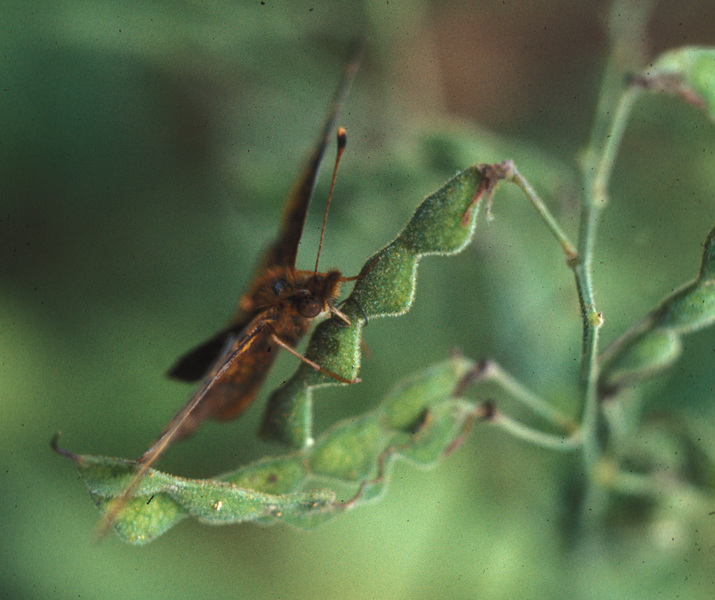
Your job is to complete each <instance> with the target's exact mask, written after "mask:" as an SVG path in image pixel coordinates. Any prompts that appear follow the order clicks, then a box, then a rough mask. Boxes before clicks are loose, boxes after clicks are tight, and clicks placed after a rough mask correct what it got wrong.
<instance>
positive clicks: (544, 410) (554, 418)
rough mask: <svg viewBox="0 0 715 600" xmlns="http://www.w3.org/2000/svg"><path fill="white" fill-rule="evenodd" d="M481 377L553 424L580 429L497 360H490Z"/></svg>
mask: <svg viewBox="0 0 715 600" xmlns="http://www.w3.org/2000/svg"><path fill="white" fill-rule="evenodd" d="M480 379H481V380H482V381H491V382H493V383H495V384H497V385H498V386H499V387H501V388H502V389H503V390H505V391H506V392H507V393H508V394H509V395H510V396H511V397H512V398H513V399H514V400H516V401H518V402H520V403H521V404H522V405H523V406H525V407H526V408H528V409H530V410H531V411H532V412H534V413H536V414H538V415H539V416H541V417H543V418H544V419H545V420H547V421H548V422H549V423H551V424H552V425H555V426H557V427H559V428H560V429H562V430H564V431H566V432H568V433H571V432H574V431H575V430H576V429H578V426H577V424H576V423H574V422H573V420H572V419H570V418H569V417H567V416H566V415H564V414H563V413H562V412H561V411H559V410H557V409H556V408H554V407H553V406H552V405H551V404H549V403H548V402H546V401H545V400H544V399H543V398H541V397H540V396H537V395H536V394H534V393H533V392H532V391H530V390H529V389H527V388H526V387H524V385H522V384H521V383H520V382H519V381H517V380H516V379H515V378H514V377H513V376H512V375H511V374H509V373H508V372H507V371H505V370H504V369H502V368H501V366H500V365H499V364H498V363H497V362H495V361H492V360H490V361H488V362H487V363H486V366H485V368H484V371H483V374H482V375H481V377H480Z"/></svg>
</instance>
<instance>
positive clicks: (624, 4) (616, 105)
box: [573, 0, 653, 515]
mask: <svg viewBox="0 0 715 600" xmlns="http://www.w3.org/2000/svg"><path fill="white" fill-rule="evenodd" d="M652 4H653V3H652V2H648V1H641V2H633V1H631V0H624V1H621V2H614V4H613V6H612V7H611V15H610V19H609V31H610V32H611V54H610V56H609V59H608V64H607V66H606V70H605V73H604V77H603V82H602V84H601V91H600V95H599V101H598V107H597V111H596V117H595V119H594V123H593V129H592V130H591V138H590V140H589V145H588V147H587V149H586V151H585V154H584V159H583V161H582V165H581V167H582V176H583V182H584V196H583V200H582V210H581V220H580V224H579V242H578V254H579V259H578V260H577V261H576V262H575V263H574V264H573V269H574V276H575V278H576V288H577V290H578V296H579V303H580V306H581V318H582V322H583V345H582V352H581V377H580V383H581V391H582V401H583V412H582V421H581V422H582V431H583V448H584V460H585V463H586V470H587V473H588V474H589V477H588V481H589V483H588V484H587V488H586V494H585V502H584V511H589V514H591V515H595V514H599V515H600V514H601V512H602V510H603V508H604V507H605V504H606V501H607V500H606V496H605V491H604V490H603V489H602V488H600V489H599V487H598V486H597V485H596V484H595V482H594V480H593V476H594V475H595V473H594V470H595V469H596V467H597V465H598V464H599V461H601V460H602V455H603V450H604V446H605V445H606V444H607V441H603V440H602V439H601V433H602V431H603V428H602V427H601V424H602V421H603V418H604V417H603V414H602V412H601V406H600V403H599V397H598V378H599V363H598V360H597V356H598V334H599V330H600V327H601V325H602V324H603V317H602V315H601V314H600V313H599V312H598V310H597V308H596V302H595V299H594V292H593V274H592V264H593V256H594V247H595V241H596V232H597V230H598V224H599V221H600V217H601V213H602V212H603V209H604V208H605V207H606V205H607V204H608V200H609V198H608V186H609V183H610V179H611V175H612V173H613V166H614V164H615V160H616V156H617V154H618V149H619V147H620V144H621V141H622V139H623V133H624V131H625V129H626V124H627V122H628V117H629V115H630V111H631V108H632V107H633V102H634V101H635V100H636V98H637V97H638V96H639V93H638V91H637V90H635V89H625V90H623V81H624V79H625V75H626V73H627V72H628V71H629V70H630V69H631V68H632V65H633V63H634V62H638V61H639V60H640V58H641V57H640V51H641V50H642V47H643V44H642V40H643V37H644V31H645V27H646V24H647V19H648V16H649V14H650V10H651V8H652ZM584 514H586V513H584Z"/></svg>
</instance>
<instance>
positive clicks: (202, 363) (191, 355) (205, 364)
mask: <svg viewBox="0 0 715 600" xmlns="http://www.w3.org/2000/svg"><path fill="white" fill-rule="evenodd" d="M246 325H247V324H246ZM244 328H245V325H244V324H238V325H235V326H232V327H229V328H227V329H224V330H223V331H219V332H218V333H217V334H216V335H214V336H213V337H212V338H209V339H208V340H206V341H205V342H204V343H203V344H200V345H199V346H196V347H195V348H192V349H191V350H189V351H188V352H187V353H186V354H184V355H183V356H181V357H180V358H179V360H177V361H176V363H175V364H174V366H173V367H171V369H170V370H169V372H168V373H167V375H168V376H169V377H171V378H172V379H178V380H179V381H198V380H199V379H201V378H202V377H205V376H206V373H208V371H209V369H210V368H211V366H212V365H213V364H214V363H215V362H216V361H217V360H218V357H219V356H221V352H222V351H223V349H224V348H225V347H226V346H227V345H228V341H229V339H230V338H232V337H236V336H238V335H239V334H240V332H241V331H242V330H243V329H244Z"/></svg>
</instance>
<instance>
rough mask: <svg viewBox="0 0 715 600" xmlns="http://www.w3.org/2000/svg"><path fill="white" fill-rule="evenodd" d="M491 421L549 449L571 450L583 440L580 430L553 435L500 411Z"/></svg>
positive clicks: (513, 433)
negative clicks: (564, 434)
mask: <svg viewBox="0 0 715 600" xmlns="http://www.w3.org/2000/svg"><path fill="white" fill-rule="evenodd" d="M489 423H490V424H491V425H494V426H495V427H499V428H500V429H503V430H504V431H506V432H507V433H509V434H511V435H513V436H514V437H517V438H519V439H521V440H524V441H526V442H529V443H531V444H535V445H536V446H541V447H542V448H547V449H549V450H559V451H562V452H571V451H573V450H576V449H577V448H579V447H580V446H581V444H582V442H583V440H582V439H581V435H580V433H579V432H578V431H577V432H575V433H573V434H571V435H569V436H567V437H564V436H560V435H552V434H550V433H544V432H543V431H538V430H537V429H533V428H532V427H528V426H526V425H524V424H523V423H520V422H519V421H516V420H515V419H512V418H511V417H507V416H506V415H505V414H503V413H500V412H497V413H496V414H494V415H492V416H491V417H490V419H489Z"/></svg>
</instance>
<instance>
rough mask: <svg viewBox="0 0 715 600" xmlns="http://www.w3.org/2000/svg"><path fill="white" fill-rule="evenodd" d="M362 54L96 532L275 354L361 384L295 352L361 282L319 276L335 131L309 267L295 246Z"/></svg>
mask: <svg viewBox="0 0 715 600" xmlns="http://www.w3.org/2000/svg"><path fill="white" fill-rule="evenodd" d="M360 54H361V51H360V49H358V50H356V51H354V52H353V53H352V56H351V59H350V60H349V62H348V64H347V65H346V68H345V72H344V74H343V78H342V81H341V82H340V85H339V86H338V88H337V91H336V94H335V96H334V98H333V101H332V103H331V106H330V109H329V111H328V114H327V117H326V119H325V122H324V124H323V127H322V129H321V131H320V135H319V137H318V141H317V143H316V144H315V146H314V148H313V150H312V152H311V154H310V156H309V159H308V161H307V163H306V164H305V166H304V168H303V171H302V172H301V174H300V176H299V177H298V179H297V181H296V182H295V184H294V186H293V188H292V190H291V192H290V193H289V194H288V197H287V199H286V202H285V205H284V209H283V215H282V219H281V225H280V229H279V232H278V236H277V237H276V238H275V240H274V241H273V242H272V243H271V244H270V245H269V246H268V247H267V248H266V250H265V251H264V253H263V255H262V258H261V260H260V261H259V264H258V267H257V268H256V270H255V273H254V276H253V278H252V280H251V283H250V284H249V286H248V290H247V291H246V293H245V294H243V295H242V296H241V298H240V299H239V302H238V310H237V311H236V314H235V316H234V318H233V319H232V320H231V322H230V323H229V325H228V326H227V327H225V328H224V329H222V330H221V331H219V332H218V333H217V334H215V335H214V336H212V337H211V338H209V339H208V340H206V341H205V342H203V343H202V344H200V345H198V346H196V347H195V348H193V349H192V350H189V351H188V352H187V353H186V354H184V355H183V356H181V357H180V358H179V360H178V361H177V362H176V363H175V364H174V366H173V367H172V368H171V369H170V371H169V373H168V375H169V376H170V377H172V378H174V379H177V380H181V381H186V382H195V381H202V382H203V383H202V384H201V386H200V387H199V389H198V390H197V391H196V392H195V393H194V394H193V395H192V396H191V397H190V398H189V400H188V401H187V402H186V404H184V406H183V407H182V408H181V410H180V411H179V412H178V413H177V414H176V415H175V416H174V418H173V419H172V420H171V421H170V422H169V424H168V425H167V426H166V427H165V428H164V430H163V431H162V433H161V434H160V435H159V437H158V438H157V439H156V441H155V442H154V443H153V444H152V445H151V447H150V448H149V449H148V450H147V451H146V452H145V453H144V454H143V455H142V456H141V457H140V458H139V459H138V462H139V464H140V466H139V468H138V470H137V471H136V473H135V474H134V477H133V479H132V481H131V482H130V484H129V485H128V486H127V487H126V488H125V490H124V492H123V493H122V494H121V495H120V496H119V497H118V498H117V499H116V500H115V501H114V503H113V505H112V506H111V508H110V509H109V510H108V511H107V512H106V513H105V517H104V519H103V522H102V523H101V524H100V534H102V533H103V532H104V531H106V530H107V529H108V528H109V527H110V526H111V524H112V522H113V521H114V519H115V518H116V517H117V515H118V514H119V512H120V511H121V510H122V508H123V506H124V505H125V504H126V502H127V501H128V499H129V498H130V497H131V495H132V492H133V491H134V490H135V489H136V486H137V485H138V484H139V482H140V481H141V479H142V477H143V476H144V475H145V474H146V472H147V471H148V470H149V468H150V467H151V466H152V465H153V464H154V463H155V462H156V461H157V460H158V459H159V458H160V457H161V456H162V455H163V454H164V452H165V451H166V450H167V449H168V448H169V446H170V445H171V444H172V443H174V442H176V441H178V440H180V439H183V438H186V437H189V436H190V435H191V434H193V433H194V431H195V430H196V429H197V427H199V426H200V425H201V424H202V423H203V422H204V421H205V420H207V419H218V420H229V419H234V418H236V417H238V416H239V415H241V414H242V413H243V412H244V411H245V410H246V409H247V408H248V407H249V406H250V404H251V403H252V402H253V400H254V399H255V397H256V394H257V393H258V391H259V389H260V387H261V385H262V384H263V382H264V380H265V378H266V376H267V375H268V372H269V370H270V368H271V366H272V365H273V363H274V361H275V359H276V356H277V354H278V351H279V350H280V349H285V350H287V351H288V352H290V353H291V354H293V355H294V356H296V357H297V358H299V359H300V360H302V361H303V362H306V363H307V364H309V365H310V366H311V367H313V368H314V369H316V370H318V371H321V372H322V373H325V374H326V375H329V376H331V377H333V378H335V379H337V380H338V381H340V382H342V383H357V382H358V381H359V379H345V378H344V377H341V376H340V375H337V374H335V373H332V372H330V371H328V370H326V369H323V368H322V367H321V366H320V365H318V364H316V363H315V362H313V361H311V360H309V359H308V358H306V357H304V356H302V355H301V354H299V353H298V352H297V351H296V350H295V349H294V347H295V346H296V344H297V343H298V342H299V341H300V339H301V338H302V337H303V336H304V335H305V334H306V333H307V332H308V331H309V329H310V327H311V324H312V321H313V320H314V319H315V318H316V317H319V316H324V315H331V316H333V317H334V318H337V319H338V320H340V321H341V322H342V323H343V324H345V325H349V324H350V320H349V318H348V317H347V316H346V315H345V314H343V313H342V312H341V311H340V309H339V308H338V307H337V306H336V305H335V301H336V299H337V297H338V296H339V294H340V288H341V285H342V284H343V283H346V282H349V281H354V280H357V279H359V278H360V277H361V276H362V273H361V274H359V275H357V276H355V277H344V276H343V275H342V274H341V273H340V272H339V271H337V270H335V269H333V270H329V271H327V272H325V273H321V272H319V271H318V261H319V259H320V251H321V249H322V245H323V236H324V233H325V224H326V220H327V215H328V209H329V207H330V200H331V198H332V193H333V190H334V187H335V177H336V173H337V168H338V164H339V162H340V158H341V156H342V154H343V151H344V149H345V145H346V142H347V134H346V132H345V129H343V128H338V135H337V138H338V152H337V158H336V161H335V168H334V170H333V177H332V181H331V185H330V192H329V194H328V203H327V206H326V210H325V215H324V217H323V225H322V229H321V234H320V243H319V246H318V254H317V258H316V261H315V268H314V269H313V270H308V271H306V270H299V269H296V258H297V254H298V246H299V244H300V239H301V237H302V234H303V229H304V227H305V222H306V216H307V214H308V208H309V207H310V202H311V199H312V197H313V191H314V188H315V183H316V180H317V176H318V171H319V169H320V164H321V162H322V159H323V155H324V153H325V150H326V147H327V146H328V143H329V139H330V135H331V132H332V130H333V128H334V126H335V122H336V120H337V117H338V113H339V111H340V107H341V105H342V103H343V101H344V99H345V96H346V95H347V92H348V89H349V87H350V84H351V83H352V80H353V79H354V77H355V72H356V71H357V68H358V64H359V62H360Z"/></svg>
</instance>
